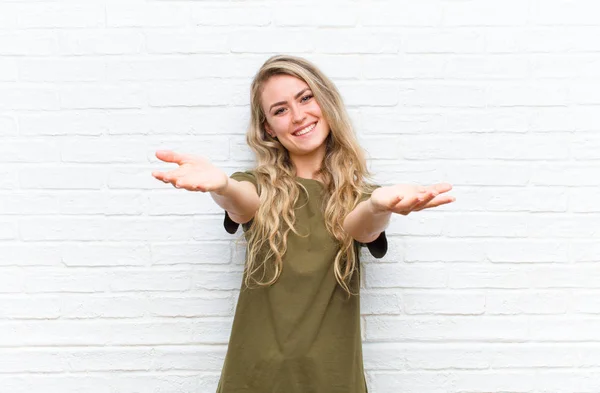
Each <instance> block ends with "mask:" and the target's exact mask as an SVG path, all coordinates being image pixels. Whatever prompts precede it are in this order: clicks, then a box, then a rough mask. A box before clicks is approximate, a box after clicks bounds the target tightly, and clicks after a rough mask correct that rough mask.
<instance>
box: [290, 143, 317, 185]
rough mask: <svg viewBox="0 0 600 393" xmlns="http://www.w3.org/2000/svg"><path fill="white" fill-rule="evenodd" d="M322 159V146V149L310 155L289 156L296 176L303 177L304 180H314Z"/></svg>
mask: <svg viewBox="0 0 600 393" xmlns="http://www.w3.org/2000/svg"><path fill="white" fill-rule="evenodd" d="M323 158H325V146H324V145H323V146H322V148H319V149H316V150H315V151H313V152H311V153H310V154H305V155H301V156H296V155H291V154H290V160H291V161H292V164H293V165H294V168H296V176H298V177H303V178H305V179H314V178H315V174H316V173H317V172H318V171H319V170H320V169H321V165H322V163H323ZM315 180H320V179H315Z"/></svg>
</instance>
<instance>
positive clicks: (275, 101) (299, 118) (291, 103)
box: [261, 75, 330, 163]
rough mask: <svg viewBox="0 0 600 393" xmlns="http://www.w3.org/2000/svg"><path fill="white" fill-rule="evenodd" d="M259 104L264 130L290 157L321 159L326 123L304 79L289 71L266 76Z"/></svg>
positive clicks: (325, 137) (327, 129)
mask: <svg viewBox="0 0 600 393" xmlns="http://www.w3.org/2000/svg"><path fill="white" fill-rule="evenodd" d="M261 105H262V109H263V111H264V113H265V117H266V121H265V124H264V126H265V130H266V131H267V132H268V133H269V135H271V136H272V137H276V138H277V139H278V140H279V142H280V143H281V144H282V145H283V146H284V147H285V148H286V149H287V150H288V152H289V153H290V158H292V161H294V157H297V156H309V155H313V156H315V160H322V157H324V155H325V150H326V145H325V141H326V139H327V136H328V135H329V132H330V131H329V125H328V124H327V121H326V120H325V118H324V117H323V115H322V113H321V107H319V104H318V103H317V100H316V99H315V97H314V96H313V94H312V91H311V90H310V88H309V87H308V84H306V82H304V81H303V80H301V79H298V78H296V77H294V76H291V75H274V76H272V77H270V78H269V80H267V82H265V84H264V89H263V92H262V96H261ZM319 163H320V161H319Z"/></svg>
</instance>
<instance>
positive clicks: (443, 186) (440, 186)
mask: <svg viewBox="0 0 600 393" xmlns="http://www.w3.org/2000/svg"><path fill="white" fill-rule="evenodd" d="M432 188H433V189H434V190H435V191H437V192H438V193H442V192H448V191H450V190H451V189H452V184H450V183H437V184H434V185H433V186H432Z"/></svg>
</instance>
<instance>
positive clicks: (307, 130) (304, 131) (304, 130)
mask: <svg viewBox="0 0 600 393" xmlns="http://www.w3.org/2000/svg"><path fill="white" fill-rule="evenodd" d="M316 125H317V123H313V124H311V125H309V126H308V127H305V128H303V129H301V130H300V131H298V132H294V133H293V134H292V135H294V136H302V135H305V134H308V133H309V132H311V131H312V130H313V129H314V128H315V126H316Z"/></svg>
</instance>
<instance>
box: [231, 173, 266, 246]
mask: <svg viewBox="0 0 600 393" xmlns="http://www.w3.org/2000/svg"><path fill="white" fill-rule="evenodd" d="M229 177H230V178H231V179H234V180H237V181H249V182H250V183H252V184H254V187H256V189H257V190H258V185H257V184H258V183H257V181H256V177H255V176H254V173H253V172H252V171H245V172H235V173H233V174H231V176H229ZM250 224H252V220H250V221H249V222H247V223H245V224H242V227H243V229H244V231H245V230H247V229H248V228H250ZM223 226H224V227H225V230H226V231H227V233H230V234H234V233H236V232H237V230H238V227H239V226H240V224H238V223H237V222H235V221H233V220H232V219H231V217H229V214H228V213H227V210H225V220H224V222H223Z"/></svg>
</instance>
